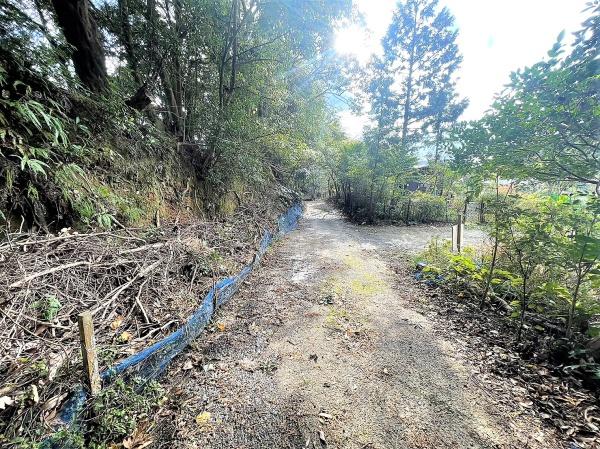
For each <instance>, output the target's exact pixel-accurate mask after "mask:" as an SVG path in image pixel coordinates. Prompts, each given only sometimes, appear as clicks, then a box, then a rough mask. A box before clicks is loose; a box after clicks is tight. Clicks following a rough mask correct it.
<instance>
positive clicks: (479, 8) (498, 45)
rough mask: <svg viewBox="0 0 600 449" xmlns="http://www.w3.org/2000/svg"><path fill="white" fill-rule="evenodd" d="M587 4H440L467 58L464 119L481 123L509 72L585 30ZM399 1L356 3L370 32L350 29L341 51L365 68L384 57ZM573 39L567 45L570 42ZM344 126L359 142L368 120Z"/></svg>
mask: <svg viewBox="0 0 600 449" xmlns="http://www.w3.org/2000/svg"><path fill="white" fill-rule="evenodd" d="M587 1H588V0H440V6H447V7H448V8H449V9H450V11H451V12H452V14H453V15H454V16H455V18H456V24H457V25H458V28H459V30H460V34H459V38H458V45H459V47H460V50H461V53H462V55H463V58H464V60H463V64H462V67H461V69H460V72H459V80H458V83H457V89H458V91H459V93H460V94H461V95H462V96H466V97H468V98H469V100H470V105H469V108H468V109H467V110H466V111H465V113H464V114H463V116H462V117H461V119H465V120H470V119H477V118H479V117H481V116H482V115H483V113H484V112H485V111H486V109H488V108H489V106H490V105H491V103H492V101H493V98H494V94H495V93H497V92H499V91H500V90H502V87H503V86H504V85H505V84H506V83H508V81H509V75H510V72H512V71H513V70H516V69H518V68H520V67H524V66H526V65H531V64H533V63H535V62H537V61H539V60H540V59H542V58H543V57H544V56H545V55H546V53H547V51H548V50H549V49H550V47H552V44H553V43H554V42H555V40H556V37H557V36H558V34H559V33H560V31H561V30H563V29H564V30H566V31H567V33H568V35H569V38H570V33H572V32H573V31H576V30H578V29H579V28H580V24H581V22H582V21H583V20H584V19H585V14H582V13H581V11H582V10H583V9H584V8H585V5H586V3H587ZM395 4H396V1H395V0H354V6H355V8H356V9H357V10H358V11H359V12H360V13H362V14H363V16H364V20H365V26H360V25H358V24H356V23H351V24H345V25H343V26H341V27H340V29H339V30H338V35H337V40H336V50H337V51H338V52H339V53H341V54H346V55H351V56H354V57H356V58H357V59H358V60H359V61H361V62H363V63H365V62H366V61H367V60H368V58H369V57H370V56H371V55H372V54H373V53H377V52H380V51H381V49H380V44H379V42H380V40H381V37H382V36H383V35H384V34H385V32H386V29H387V27H388V25H389V22H390V20H391V18H392V14H393V10H394V7H395ZM568 41H569V39H567V42H568ZM340 119H341V121H342V126H343V127H344V129H345V130H346V132H347V134H348V135H350V136H352V137H358V136H360V131H361V129H362V126H363V125H364V123H365V122H366V118H365V117H361V116H356V115H355V114H353V113H351V112H350V111H343V112H341V113H340Z"/></svg>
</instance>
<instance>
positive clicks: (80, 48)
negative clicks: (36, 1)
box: [52, 0, 108, 93]
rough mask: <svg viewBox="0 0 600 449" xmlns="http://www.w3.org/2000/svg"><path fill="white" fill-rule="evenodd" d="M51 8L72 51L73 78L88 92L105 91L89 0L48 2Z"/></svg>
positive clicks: (101, 54) (105, 83) (105, 85)
mask: <svg viewBox="0 0 600 449" xmlns="http://www.w3.org/2000/svg"><path fill="white" fill-rule="evenodd" d="M52 6H53V7H54V10H55V12H56V19H57V21H58V24H59V26H60V28H61V29H62V31H63V34H64V35H65V39H66V40H67V42H68V43H69V44H70V45H71V46H73V47H74V49H75V50H74V51H73V55H72V59H73V65H74V67H75V72H76V73H77V76H78V77H79V79H80V80H81V82H82V83H83V84H84V85H85V86H86V87H87V88H88V89H90V90H91V91H92V92H96V93H99V92H103V91H106V90H107V89H108V75H107V73H106V65H105V62H104V50H103V49H102V45H101V44H100V37H99V33H98V28H97V27H96V22H95V21H94V18H93V17H92V13H91V11H90V2H89V0H52Z"/></svg>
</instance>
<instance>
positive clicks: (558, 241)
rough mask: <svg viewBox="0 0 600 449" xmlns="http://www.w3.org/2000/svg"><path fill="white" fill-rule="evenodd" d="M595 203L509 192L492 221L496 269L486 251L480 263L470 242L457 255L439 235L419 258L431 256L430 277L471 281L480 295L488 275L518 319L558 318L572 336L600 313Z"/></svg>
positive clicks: (575, 197) (495, 292)
mask: <svg viewBox="0 0 600 449" xmlns="http://www.w3.org/2000/svg"><path fill="white" fill-rule="evenodd" d="M597 203H598V198H597V197H595V196H590V195H583V196H578V195H571V196H567V195H554V196H541V195H523V196H519V197H516V196H511V197H508V198H506V199H505V200H503V202H502V214H501V215H498V220H497V221H496V220H493V221H492V222H491V223H490V224H489V225H488V226H489V227H490V230H491V231H492V235H495V236H496V238H497V239H498V242H499V254H498V259H497V261H496V264H495V266H494V269H493V271H490V270H491V266H490V263H491V256H490V255H489V254H486V255H484V257H483V259H482V262H480V261H479V260H478V257H477V256H476V254H475V253H474V252H473V251H472V250H469V249H467V250H466V251H463V253H461V254H460V255H455V254H452V253H451V252H450V245H449V242H440V241H439V240H438V239H433V240H432V241H431V242H430V244H429V245H428V247H427V249H426V250H425V251H424V252H423V253H422V254H420V255H419V256H418V258H417V259H415V260H424V261H426V262H427V263H428V266H427V267H426V269H425V270H424V272H425V275H426V277H428V278H430V279H436V280H439V279H440V278H439V276H441V277H442V278H443V279H445V281H446V282H450V283H451V284H453V285H468V286H469V287H470V288H473V289H474V290H475V291H477V292H478V293H477V296H478V297H480V296H481V295H482V294H483V291H484V290H485V285H486V282H487V280H488V279H489V280H490V286H489V292H490V293H491V295H492V296H494V297H497V298H502V299H503V300H505V301H506V302H508V303H510V305H511V306H512V307H513V313H512V316H513V317H514V318H519V319H520V320H525V321H526V315H527V313H533V314H541V315H544V316H547V317H550V318H554V319H559V320H562V322H563V323H564V325H565V330H566V332H567V334H569V335H570V334H572V333H574V332H578V331H581V330H582V329H585V328H586V326H585V323H586V322H587V321H588V320H589V319H590V318H592V317H593V316H595V315H596V314H598V313H600V303H599V301H598V298H600V289H599V287H600V284H599V283H598V281H597V274H596V273H597V272H598V269H599V268H600V239H599V238H600V226H599V217H600V216H599V215H598V210H597ZM490 275H491V277H490Z"/></svg>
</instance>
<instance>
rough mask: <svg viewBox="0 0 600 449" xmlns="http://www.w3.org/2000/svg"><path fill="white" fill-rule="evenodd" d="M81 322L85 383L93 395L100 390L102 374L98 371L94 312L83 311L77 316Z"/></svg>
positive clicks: (79, 322) (80, 332)
mask: <svg viewBox="0 0 600 449" xmlns="http://www.w3.org/2000/svg"><path fill="white" fill-rule="evenodd" d="M77 322H78V324H79V340H80V342H81V356H82V357H83V371H84V373H83V374H84V378H83V380H84V383H85V385H86V387H87V388H88V391H89V392H90V394H91V395H92V396H95V395H97V394H98V393H99V392H100V388H101V383H100V374H99V373H98V358H97V356H96V339H95V338H94V322H93V321H92V314H91V313H90V312H89V311H88V312H83V313H81V314H79V315H78V316H77Z"/></svg>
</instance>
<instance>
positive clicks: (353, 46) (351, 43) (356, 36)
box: [335, 25, 376, 64]
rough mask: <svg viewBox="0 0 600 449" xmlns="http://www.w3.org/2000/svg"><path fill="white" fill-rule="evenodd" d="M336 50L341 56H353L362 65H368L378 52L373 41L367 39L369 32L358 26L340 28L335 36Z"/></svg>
mask: <svg viewBox="0 0 600 449" xmlns="http://www.w3.org/2000/svg"><path fill="white" fill-rule="evenodd" d="M335 50H336V51H337V52H338V53H339V54H340V55H345V56H353V57H355V58H356V59H357V60H358V62H360V63H361V64H366V62H367V61H368V60H369V58H370V57H371V55H372V54H373V53H374V52H375V51H376V48H374V46H373V41H372V40H370V39H367V32H366V30H365V29H364V28H362V27H360V26H358V25H350V26H347V27H344V28H340V29H339V30H337V32H336V36H335Z"/></svg>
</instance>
